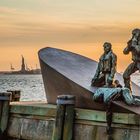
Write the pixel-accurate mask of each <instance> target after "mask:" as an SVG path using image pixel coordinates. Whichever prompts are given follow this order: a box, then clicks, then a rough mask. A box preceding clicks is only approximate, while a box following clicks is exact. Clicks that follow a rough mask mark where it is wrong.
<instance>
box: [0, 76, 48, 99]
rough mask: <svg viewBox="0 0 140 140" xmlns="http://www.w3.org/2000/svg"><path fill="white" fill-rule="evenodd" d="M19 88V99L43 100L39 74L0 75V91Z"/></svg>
mask: <svg viewBox="0 0 140 140" xmlns="http://www.w3.org/2000/svg"><path fill="white" fill-rule="evenodd" d="M6 90H21V101H38V100H41V101H45V100H46V96H45V91H44V87H43V81H42V76H41V75H0V92H3V91H6Z"/></svg>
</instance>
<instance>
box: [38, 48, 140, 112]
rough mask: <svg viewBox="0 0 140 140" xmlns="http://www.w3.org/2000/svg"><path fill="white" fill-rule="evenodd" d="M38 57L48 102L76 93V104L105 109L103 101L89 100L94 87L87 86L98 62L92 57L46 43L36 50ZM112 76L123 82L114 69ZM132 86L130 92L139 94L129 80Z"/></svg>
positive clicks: (138, 89)
mask: <svg viewBox="0 0 140 140" xmlns="http://www.w3.org/2000/svg"><path fill="white" fill-rule="evenodd" d="M39 59H40V65H41V70H42V76H43V81H44V87H45V91H46V97H47V101H48V103H52V104H55V103H56V99H57V96H58V95H61V94H72V95H75V96H76V107H80V108H90V109H98V110H105V106H104V105H103V104H101V103H97V102H94V101H93V100H92V95H93V94H94V92H95V90H96V89H97V87H91V86H90V85H91V79H92V78H93V76H94V74H95V71H96V68H97V64H98V63H97V62H96V61H93V60H91V59H89V58H87V57H83V56H81V55H78V54H75V53H71V52H68V51H63V50H59V49H55V48H49V47H47V48H44V49H41V50H40V51H39ZM115 79H118V80H119V81H120V83H121V84H122V85H123V78H122V76H121V74H119V73H117V74H116V77H115ZM132 89H133V94H135V95H138V94H139V91H140V88H139V87H138V86H137V85H136V84H134V83H132ZM117 109H118V108H117ZM117 109H116V110H117ZM128 110H129V109H128ZM119 111H125V109H122V110H121V109H119Z"/></svg>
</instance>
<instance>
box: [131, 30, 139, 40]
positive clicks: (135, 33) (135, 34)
mask: <svg viewBox="0 0 140 140" xmlns="http://www.w3.org/2000/svg"><path fill="white" fill-rule="evenodd" d="M132 35H133V36H135V37H136V38H139V37H140V29H138V28H136V29H134V30H133V31H132Z"/></svg>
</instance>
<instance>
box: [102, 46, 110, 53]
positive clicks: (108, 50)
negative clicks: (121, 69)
mask: <svg viewBox="0 0 140 140" xmlns="http://www.w3.org/2000/svg"><path fill="white" fill-rule="evenodd" d="M103 47H104V52H105V53H108V52H110V50H111V46H110V45H109V44H104V45H103Z"/></svg>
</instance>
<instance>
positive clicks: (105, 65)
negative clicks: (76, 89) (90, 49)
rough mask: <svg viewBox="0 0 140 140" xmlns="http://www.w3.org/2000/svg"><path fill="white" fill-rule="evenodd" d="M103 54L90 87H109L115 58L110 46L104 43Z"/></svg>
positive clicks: (113, 71)
mask: <svg viewBox="0 0 140 140" xmlns="http://www.w3.org/2000/svg"><path fill="white" fill-rule="evenodd" d="M103 48H104V53H103V55H102V56H101V57H100V59H99V63H98V67H97V70H96V73H95V75H94V77H93V79H92V81H91V85H92V86H97V87H101V86H104V87H111V86H112V82H113V79H114V75H115V73H116V65H117V56H116V55H115V54H114V53H113V51H112V45H111V43H109V42H105V43H104V45H103Z"/></svg>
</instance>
